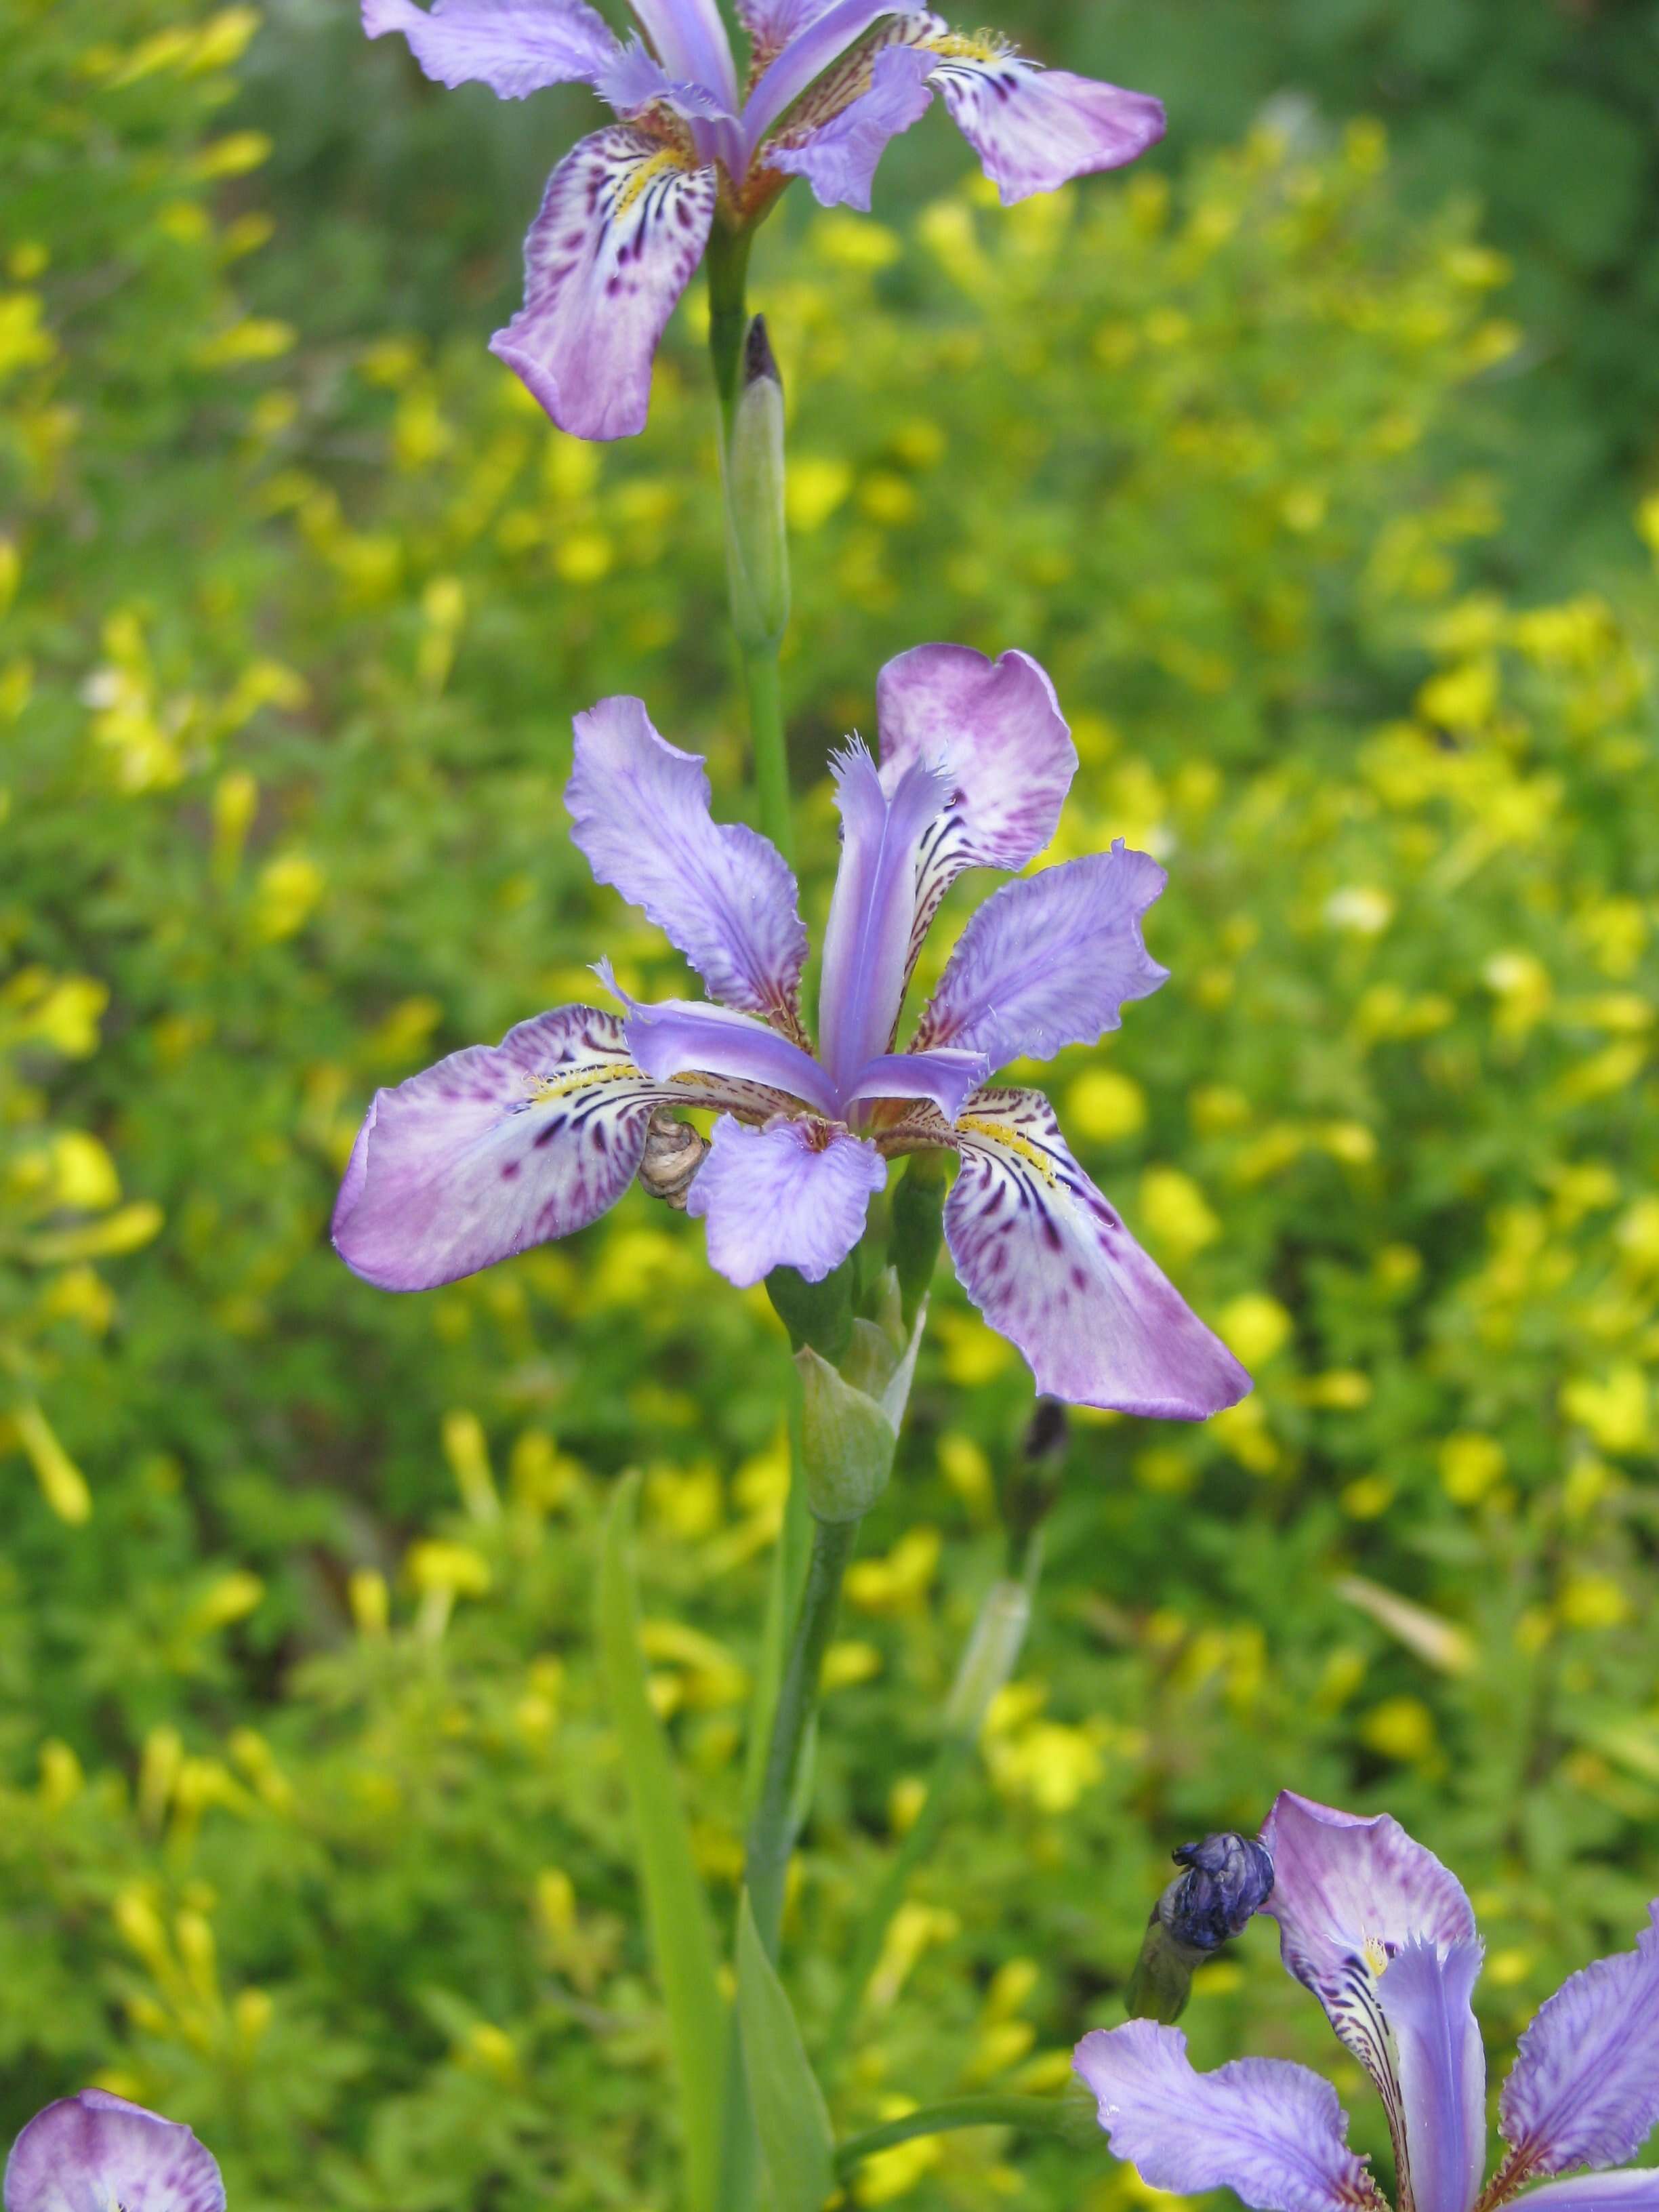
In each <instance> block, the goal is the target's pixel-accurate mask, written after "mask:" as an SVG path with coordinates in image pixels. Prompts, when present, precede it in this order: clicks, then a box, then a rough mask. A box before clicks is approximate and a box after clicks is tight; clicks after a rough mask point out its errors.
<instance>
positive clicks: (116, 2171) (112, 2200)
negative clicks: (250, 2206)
mask: <svg viewBox="0 0 1659 2212" xmlns="http://www.w3.org/2000/svg"><path fill="white" fill-rule="evenodd" d="M6 2212H225V2185H224V2183H223V2182H222V2180H221V2179H220V2178H219V2168H218V2165H217V2162H216V2160H215V2159H214V2156H213V2154H212V2152H211V2151H210V2150H208V2149H207V2148H205V2146H204V2145H203V2144H201V2143H199V2142H197V2140H196V2138H195V2136H193V2135H192V2134H191V2131H190V2130H189V2129H188V2128H186V2127H181V2126H180V2125H179V2123H178V2122H177V2121H176V2120H164V2119H161V2118H158V2117H157V2115H156V2114H155V2113H154V2112H146V2111H145V2110H144V2108H143V2106H142V2105H130V2104H129V2103H128V2102H127V2100H126V2099H125V2097H112V2096H111V2095H110V2093H109V2092H108V2091H107V2090H106V2089H82V2092H81V2093H80V2095H79V2096H78V2097H64V2098H62V2099H61V2100H59V2101H58V2103H57V2104H55V2105H48V2106H46V2110H45V2112H37V2113H36V2114H35V2116H34V2118H33V2119H32V2120H31V2121H30V2122H29V2124H28V2125H27V2127H26V2128H25V2129H24V2130H23V2132H22V2134H21V2136H18V2138H17V2141H16V2142H15V2143H14V2144H13V2145H12V2151H11V2156H10V2157H9V2159H8V2160H7V2161H6Z"/></svg>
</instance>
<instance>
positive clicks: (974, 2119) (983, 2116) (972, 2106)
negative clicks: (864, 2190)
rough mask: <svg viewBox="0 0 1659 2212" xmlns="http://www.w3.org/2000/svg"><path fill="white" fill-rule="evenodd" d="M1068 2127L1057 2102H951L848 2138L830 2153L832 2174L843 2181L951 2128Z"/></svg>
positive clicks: (1061, 2130)
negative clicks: (871, 2161)
mask: <svg viewBox="0 0 1659 2212" xmlns="http://www.w3.org/2000/svg"><path fill="white" fill-rule="evenodd" d="M1072 2126H1073V2121H1072V2118H1071V2115H1070V2114H1069V2112H1067V2110H1066V2106H1065V2104H1064V2103H1063V2102H1062V2101H1061V2100H1060V2098H1058V2097H955V2098H952V2099H951V2102H950V2103H949V2104H946V2105H927V2106H923V2108H922V2110H921V2112H907V2113H906V2114H905V2115H904V2117H903V2118H902V2119H898V2120H889V2121H887V2122H886V2123H885V2124H884V2125H883V2126H881V2127H878V2128H868V2129H866V2130H865V2132H864V2133H863V2134H862V2135H860V2136H848V2138H847V2140H846V2142H844V2143H842V2145H841V2146H840V2148H838V2149H837V2151H836V2176H837V2178H838V2179H841V2180H843V2181H844V2180H845V2179H847V2177H848V2175H849V2174H850V2173H851V2172H853V2170H854V2167H855V2166H860V2165H861V2164H862V2163H863V2161H864V2160H866V2158H873V2157H874V2156H875V2154H876V2153H877V2152H878V2151H881V2150H891V2149H892V2148H894V2147H895V2145H896V2144H898V2143H906V2142H914V2141H915V2138H916V2137H917V2136H943V2135H949V2134H950V2133H951V2130H953V2129H956V2128H1023V2129H1024V2130H1025V2131H1026V2133H1027V2134H1028V2135H1049V2136H1057V2135H1067V2134H1069V2133H1070V2132H1071V2130H1072Z"/></svg>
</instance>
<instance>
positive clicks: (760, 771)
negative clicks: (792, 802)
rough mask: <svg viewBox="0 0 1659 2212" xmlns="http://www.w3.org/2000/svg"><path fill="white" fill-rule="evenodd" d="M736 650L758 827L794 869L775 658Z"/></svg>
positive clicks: (751, 649)
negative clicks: (744, 698)
mask: <svg viewBox="0 0 1659 2212" xmlns="http://www.w3.org/2000/svg"><path fill="white" fill-rule="evenodd" d="M738 651H739V653H741V654H742V656H743V687H744V692H745V694H746V695H747V696H748V700H749V738H750V744H751V745H752V746H753V748H754V754H755V788H756V791H757V794H758V796H759V799H760V826H761V828H762V829H763V830H764V831H765V832H766V835H767V836H769V838H770V839H771V840H772V842H773V843H774V844H775V846H776V847H777V848H778V850H779V852H781V854H782V855H783V857H784V859H785V860H787V861H788V863H789V865H790V866H791V867H793V866H794V864H795V831H794V823H793V820H792V818H791V816H790V809H789V756H788V752H787V747H786V744H785V741H784V732H783V690H782V686H781V684H780V682H779V678H778V656H777V653H775V652H771V653H769V652H767V651H766V650H765V649H764V647H749V646H739V647H738Z"/></svg>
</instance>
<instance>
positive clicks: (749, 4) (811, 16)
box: [736, 0, 836, 58]
mask: <svg viewBox="0 0 1659 2212" xmlns="http://www.w3.org/2000/svg"><path fill="white" fill-rule="evenodd" d="M835 4H836V0H736V6H737V10H738V21H740V22H741V23H742V25H743V27H744V30H745V31H747V32H748V33H749V37H750V42H751V44H752V46H753V47H754V51H755V52H756V53H757V55H760V56H762V57H763V58H769V57H770V56H771V55H773V54H775V53H776V52H777V51H778V49H779V47H780V46H787V45H788V43H789V41H790V40H791V39H793V37H794V36H795V34H796V33H797V32H798V31H804V30H805V28H806V27H807V25H808V24H809V23H811V22H812V21H815V20H816V18H817V17H818V16H819V15H823V14H824V13H825V12H826V10H828V9H830V8H833V7H834V6H835Z"/></svg>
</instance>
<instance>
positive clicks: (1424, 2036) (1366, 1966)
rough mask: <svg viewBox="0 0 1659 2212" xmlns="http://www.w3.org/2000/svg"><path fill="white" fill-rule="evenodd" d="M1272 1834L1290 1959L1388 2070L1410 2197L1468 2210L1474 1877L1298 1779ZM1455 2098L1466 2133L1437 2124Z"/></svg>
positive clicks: (1480, 2101) (1479, 2122) (1339, 2021)
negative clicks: (1308, 1792) (1300, 1787)
mask: <svg viewBox="0 0 1659 2212" xmlns="http://www.w3.org/2000/svg"><path fill="white" fill-rule="evenodd" d="M1261 1840H1262V1842H1263V1843H1264V1844H1267V1848H1268V1850H1270V1851H1271V1852H1272V1853H1273V1875H1274V1878H1273V1895H1272V1897H1271V1898H1269V1899H1268V1900H1267V1904H1266V1905H1264V1906H1263V1907H1262V1910H1263V1911H1264V1912H1266V1913H1267V1914H1268V1915H1269V1916H1270V1917H1272V1918H1273V1919H1275V1920H1277V1921H1278V1923H1279V1949H1280V1952H1281V1954H1282V1955H1283V1957H1284V1960H1285V1966H1287V1967H1288V1968H1289V1969H1290V1971H1291V1973H1292V1974H1294V1975H1295V1977H1296V1978H1297V1981H1299V1982H1300V1983H1302V1984H1303V1985H1304V1987H1305V1988H1307V1989H1310V1990H1312V1991H1313V1993H1314V1995H1315V1996H1316V1997H1317V1998H1318V1999H1319V2002H1321V2004H1322V2005H1323V2006H1324V2008H1325V2011H1326V2014H1327V2015H1328V2018H1329V2020H1330V2023H1331V2025H1332V2027H1334V2029H1335V2030H1336V2032H1337V2033H1338V2035H1340V2037H1341V2039H1342V2040H1343V2042H1344V2043H1346V2045H1347V2046H1348V2048H1349V2050H1350V2051H1352V2052H1353V2054H1354V2056H1355V2057H1357V2058H1358V2059H1359V2061H1360V2062H1361V2063H1362V2064H1363V2065H1364V2068H1365V2069H1366V2071H1367V2072H1368V2073H1369V2074H1370V2077H1371V2079H1372V2081H1374V2082H1375V2083H1376V2088H1377V2093H1378V2094H1379V2096H1380V2097H1381V2098H1382V2100H1383V2106H1384V2108H1385V2110H1386V2112H1387V2113H1388V2118H1389V2131H1390V2133H1391V2134H1392V2136H1393V2137H1394V2142H1395V2159H1396V2160H1397V2162H1398V2164H1399V2166H1400V2170H1401V2196H1402V2199H1403V2200H1404V2201H1405V2202H1406V2203H1407V2204H1411V2203H1415V2204H1416V2205H1417V2207H1418V2212H1464V2207H1465V2206H1466V2205H1467V2204H1468V2203H1472V2202H1473V2200H1474V2196H1475V2194H1476V2193H1477V2192H1478V2191H1479V2187H1480V2166H1481V2163H1482V2160H1483V2157H1484V2149H1485V2132H1486V2124H1485V2120H1484V2118H1483V2117H1481V2115H1482V2114H1483V2113H1484V2110H1485V2105H1484V2095H1485V2082H1484V2073H1485V2063H1484V2060H1483V2059H1482V2058H1481V2057H1480V2043H1479V2038H1478V2035H1477V2033H1476V2031H1475V2027H1474V2016H1473V2015H1472V2013H1471V2012H1470V2009H1469V1992H1470V1990H1472V1989H1473V1987H1474V1978H1475V1975H1476V1973H1477V1972H1479V1971H1480V1945H1479V1941H1478V1938H1477V1936H1476V1931H1475V1924H1474V1911H1473V1908H1472V1907H1471V1906H1470V1904H1469V1900H1468V1897H1467V1895H1466V1894H1465V1893H1464V1890H1463V1886H1462V1883H1461V1882H1460V1881H1458V1879H1457V1877H1456V1875H1454V1874H1453V1873H1452V1872H1451V1871H1450V1869H1449V1868H1447V1867H1445V1866H1443V1865H1442V1863H1440V1861H1439V1860H1438V1859H1437V1858H1436V1857H1435V1856H1434V1854H1433V1852H1432V1851H1430V1850H1425V1848H1424V1846H1423V1845H1422V1844H1419V1843H1416V1842H1414V1841H1413V1838H1411V1837H1410V1836H1408V1835H1407V1833H1406V1831H1405V1830H1404V1829H1403V1828H1402V1827H1401V1825H1400V1823H1399V1822H1398V1821H1397V1820H1395V1819H1393V1818H1392V1817H1391V1816H1390V1815H1389V1814H1386V1813H1382V1814H1376V1815H1375V1816H1374V1817H1373V1818H1371V1819H1369V1820H1363V1819H1361V1818H1359V1817H1358V1815H1356V1814H1352V1813H1343V1812H1339V1811H1338V1810H1337V1809H1336V1808H1334V1807H1332V1806H1328V1805H1317V1804H1315V1803H1314V1802H1312V1800H1311V1799H1309V1798H1306V1797H1298V1796H1296V1795H1295V1794H1294V1793H1293V1792H1291V1791H1290V1790H1285V1791H1282V1792H1281V1793H1280V1795H1279V1797H1278V1798H1277V1799H1276V1800H1275V1802H1274V1804H1273V1810H1272V1812H1271V1813H1270V1814H1268V1816H1267V1824H1266V1826H1264V1827H1263V1829H1262V1831H1261ZM1472 2084H1473V2087H1472V2086H1471V2085H1472ZM1454 2111H1457V2112H1462V2114H1463V2121H1462V2134H1455V2133H1453V2134H1450V2135H1447V2134H1442V2133H1438V2132H1437V2131H1439V2130H1445V2129H1446V2128H1448V2127H1449V2121H1448V2119H1447V2115H1448V2114H1449V2113H1450V2112H1454ZM1471 2139H1472V2142H1473V2147H1472V2142H1471ZM1465 2192H1466V2193H1465Z"/></svg>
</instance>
